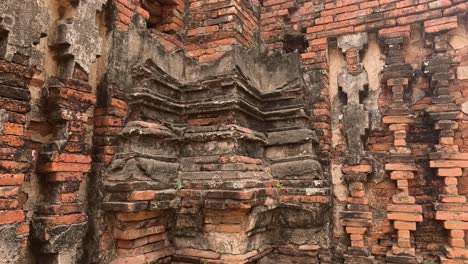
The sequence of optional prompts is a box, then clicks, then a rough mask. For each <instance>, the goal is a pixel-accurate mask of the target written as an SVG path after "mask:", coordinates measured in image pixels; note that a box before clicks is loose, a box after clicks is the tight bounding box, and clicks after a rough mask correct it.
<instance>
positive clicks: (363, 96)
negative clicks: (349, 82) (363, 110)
mask: <svg viewBox="0 0 468 264" xmlns="http://www.w3.org/2000/svg"><path fill="white" fill-rule="evenodd" d="M368 94H369V86H368V85H365V86H364V90H363V91H359V103H360V104H363V103H364V100H365V99H366V98H367V95H368Z"/></svg>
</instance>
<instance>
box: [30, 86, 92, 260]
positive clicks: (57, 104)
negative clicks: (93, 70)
mask: <svg viewBox="0 0 468 264" xmlns="http://www.w3.org/2000/svg"><path fill="white" fill-rule="evenodd" d="M95 101H96V100H95V96H94V95H92V94H91V86H89V85H88V84H86V83H85V82H83V81H81V80H77V79H53V80H51V81H50V83H49V97H48V102H49V110H50V112H49V113H48V115H49V120H50V121H52V122H53V123H54V125H55V129H56V133H55V135H56V138H55V140H54V141H53V142H51V143H50V144H47V145H45V146H44V147H43V150H42V151H41V152H40V156H39V160H38V165H37V169H36V171H37V172H38V173H39V174H40V175H41V181H42V182H43V184H44V186H46V188H45V189H44V194H46V195H44V201H43V202H42V204H41V206H40V207H39V208H38V211H37V213H36V215H35V217H34V218H33V231H34V232H33V233H34V239H35V241H36V242H38V245H39V246H40V248H39V249H40V251H41V252H42V253H43V254H44V255H43V257H44V259H42V260H41V261H46V262H47V261H56V262H57V263H67V261H74V259H75V256H74V255H75V254H76V252H75V250H76V247H77V246H80V244H81V241H82V239H83V238H84V235H85V233H86V225H87V215H86V214H85V213H84V212H83V208H82V202H81V201H80V193H79V189H80V184H81V181H82V180H83V178H84V177H86V175H87V173H88V172H89V171H90V169H91V156H90V155H89V148H90V146H89V144H88V143H87V142H86V133H87V131H86V123H87V121H88V116H87V114H86V111H87V110H88V109H89V107H91V106H92V105H93V104H94V103H95ZM66 237H68V238H70V237H73V239H66Z"/></svg>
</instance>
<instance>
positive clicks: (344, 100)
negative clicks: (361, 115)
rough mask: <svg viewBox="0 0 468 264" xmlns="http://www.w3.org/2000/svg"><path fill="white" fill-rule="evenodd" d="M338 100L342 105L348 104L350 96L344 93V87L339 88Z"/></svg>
mask: <svg viewBox="0 0 468 264" xmlns="http://www.w3.org/2000/svg"><path fill="white" fill-rule="evenodd" d="M338 100H340V103H341V105H347V104H348V95H347V94H346V93H345V92H343V88H342V87H338Z"/></svg>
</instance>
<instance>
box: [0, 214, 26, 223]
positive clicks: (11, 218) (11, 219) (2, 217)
mask: <svg viewBox="0 0 468 264" xmlns="http://www.w3.org/2000/svg"><path fill="white" fill-rule="evenodd" d="M23 220H24V212H23V210H16V211H0V225H4V224H12V223H17V222H21V221H23Z"/></svg>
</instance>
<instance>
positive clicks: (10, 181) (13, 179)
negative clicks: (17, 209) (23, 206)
mask: <svg viewBox="0 0 468 264" xmlns="http://www.w3.org/2000/svg"><path fill="white" fill-rule="evenodd" d="M23 182H24V174H0V186H1V185H3V186H9V185H21V184H22V183H23Z"/></svg>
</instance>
